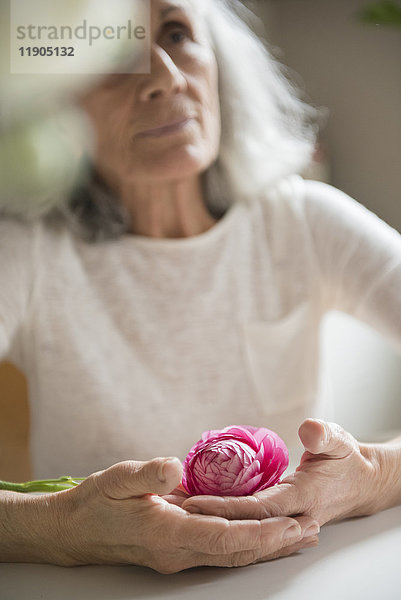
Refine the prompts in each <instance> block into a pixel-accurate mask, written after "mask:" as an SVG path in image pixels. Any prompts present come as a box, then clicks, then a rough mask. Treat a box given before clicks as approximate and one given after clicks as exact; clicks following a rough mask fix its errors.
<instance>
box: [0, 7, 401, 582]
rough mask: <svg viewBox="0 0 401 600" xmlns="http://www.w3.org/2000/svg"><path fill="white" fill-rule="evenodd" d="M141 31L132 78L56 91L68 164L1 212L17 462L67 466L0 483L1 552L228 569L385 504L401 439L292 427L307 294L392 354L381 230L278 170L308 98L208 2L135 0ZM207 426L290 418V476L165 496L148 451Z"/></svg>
mask: <svg viewBox="0 0 401 600" xmlns="http://www.w3.org/2000/svg"><path fill="white" fill-rule="evenodd" d="M231 4H232V3H230V5H231ZM151 36H152V39H151V42H152V43H151V59H152V68H151V73H150V74H135V75H132V74H127V75H110V76H108V77H107V78H106V79H105V80H104V81H102V82H101V83H99V84H98V85H97V86H96V87H95V88H93V89H92V90H91V91H89V92H88V93H86V94H84V95H82V96H81V97H80V98H79V100H78V102H79V105H80V106H81V108H82V109H83V110H84V111H85V112H86V114H87V115H88V118H89V119H90V121H91V123H92V125H93V130H94V132H95V135H96V142H97V143H96V150H95V152H94V154H93V156H91V157H90V158H91V163H92V173H91V177H90V179H89V180H88V181H87V182H86V183H85V185H81V186H80V187H79V188H77V189H76V190H75V192H74V194H73V195H72V197H71V198H69V200H68V202H64V203H61V205H60V204H59V205H58V206H55V208H54V209H53V210H52V211H51V212H50V213H49V214H48V215H47V216H46V218H41V219H37V220H36V221H34V222H33V223H29V222H23V221H22V220H19V221H18V220H15V219H3V221H2V222H1V224H0V228H1V232H0V248H1V255H0V256H1V259H0V260H1V262H0V276H1V281H2V285H1V289H0V356H1V357H7V358H8V359H9V360H11V361H12V362H14V363H15V364H17V365H18V366H19V367H20V368H21V369H22V370H23V371H24V372H25V373H26V375H27V377H28V380H29V385H30V401H31V413H32V419H31V420H32V432H31V449H32V461H33V466H34V473H35V475H36V476H37V477H48V476H52V475H53V476H54V475H55V474H60V473H72V474H82V475H88V477H87V479H85V481H83V482H82V483H81V484H80V485H78V486H77V487H76V488H73V489H70V490H67V491H64V492H60V493H57V494H53V495H51V494H48V495H44V496H35V497H29V496H22V495H20V494H17V493H13V492H5V491H4V492H1V493H0V500H1V502H0V515H1V518H0V533H1V535H0V558H1V559H2V560H3V561H4V560H5V561H35V562H51V563H55V564H59V565H81V564H127V563H131V564H139V565H146V566H150V567H152V568H154V569H157V570H159V571H161V572H174V571H179V570H182V569H185V568H188V567H192V566H195V565H221V566H233V565H245V564H249V563H252V562H257V561H262V560H268V559H271V558H275V557H278V556H285V555H289V554H291V553H292V552H295V551H296V550H298V549H299V548H302V547H307V546H310V545H314V544H316V543H317V537H316V534H317V533H318V530H319V526H321V525H323V524H324V523H326V522H327V521H329V520H332V519H338V518H344V517H348V516H351V515H368V514H371V513H373V512H375V511H378V510H381V509H383V508H386V507H389V506H392V505H395V504H397V503H399V502H401V483H399V481H400V480H399V478H398V477H396V472H397V470H398V466H399V464H400V459H401V441H398V442H397V441H394V443H393V444H382V445H373V444H361V443H358V442H357V441H356V440H355V439H354V438H353V437H352V436H351V435H350V434H349V433H347V432H345V431H344V430H342V429H341V428H340V427H339V426H338V425H335V424H332V423H325V422H321V421H318V420H314V419H306V420H305V418H306V417H307V416H308V415H310V414H313V413H312V411H313V407H314V403H315V401H316V379H317V372H318V331H319V322H320V320H321V317H322V315H323V314H324V313H325V312H326V311H327V310H329V309H331V308H337V309H340V310H343V311H346V312H348V313H350V314H352V315H355V316H357V317H358V318H360V319H361V320H363V321H366V322H367V323H370V324H371V325H373V326H374V327H376V328H377V329H378V330H379V331H381V332H383V333H384V334H386V335H387V336H388V337H389V338H390V339H391V340H393V341H394V343H395V344H396V345H398V348H401V319H400V314H401V240H400V236H399V235H398V233H397V232H396V231H394V230H392V229H391V228H390V227H389V226H387V225H386V224H385V223H383V222H381V221H380V220H379V219H378V218H377V217H376V216H375V215H373V214H372V213H370V212H369V211H367V210H366V209H365V208H363V207H362V206H361V205H359V204H358V203H357V202H355V201H354V200H352V199H350V198H349V197H347V196H345V195H344V194H343V193H341V192H339V191H338V190H336V189H334V188H332V187H330V186H328V185H325V184H322V183H318V182H311V181H304V180H303V179H302V178H301V177H300V176H299V175H297V174H296V173H299V172H301V171H302V169H303V167H304V166H305V165H307V164H308V162H309V161H310V156H311V152H312V149H313V145H314V133H315V128H314V126H313V117H314V114H313V111H312V110H311V109H310V108H308V107H307V106H305V105H304V104H303V103H302V102H301V101H300V100H298V99H297V97H296V95H295V92H294V90H293V89H292V88H291V87H290V85H289V84H288V83H287V82H286V80H285V79H284V78H283V76H282V75H281V74H280V70H279V68H278V67H277V65H276V64H275V63H274V61H273V60H272V58H271V57H270V56H269V54H268V53H267V51H266V50H265V48H264V47H263V45H262V44H261V43H260V42H259V41H258V40H257V38H256V37H255V36H254V35H253V34H252V33H251V32H250V30H249V29H248V28H247V26H246V25H245V24H244V23H243V22H242V21H241V19H240V18H239V17H238V15H237V14H236V12H235V11H234V10H232V7H231V8H230V6H229V5H228V4H227V3H226V2H223V1H217V0H214V1H213V2H212V3H210V2H196V1H195V0H180V1H177V0H152V28H151ZM230 423H249V424H251V423H252V424H254V425H262V424H263V425H267V426H268V427H270V428H271V429H275V430H276V431H277V432H278V433H279V434H280V435H281V436H282V437H283V438H284V439H285V441H286V442H287V443H288V444H289V445H292V444H293V443H294V439H295V437H296V433H297V429H298V427H299V426H300V427H299V436H300V438H301V441H302V443H303V445H304V447H305V452H304V454H303V456H302V460H301V464H300V466H299V467H298V468H297V471H296V472H295V473H294V474H292V475H290V476H289V477H287V478H286V479H285V480H284V482H283V483H282V484H280V485H277V486H274V487H273V488H270V489H268V490H265V491H262V492H258V493H257V494H255V495H254V496H250V497H244V498H239V499H238V498H236V499H235V502H233V501H232V499H230V498H224V497H222V498H214V497H207V496H205V497H196V498H194V497H193V498H187V497H185V495H183V493H182V490H181V491H180V490H179V489H177V490H176V489H175V488H177V487H178V486H179V484H180V481H181V475H182V470H181V469H182V468H181V463H180V461H179V460H178V459H177V458H170V457H171V456H172V455H173V456H174V455H175V456H177V457H180V458H183V457H184V456H185V454H186V452H187V451H188V450H189V448H190V447H191V445H192V444H193V442H194V441H195V440H196V439H198V438H199V434H200V432H201V431H202V430H204V429H210V428H211V427H224V426H225V425H227V424H230ZM155 456H158V457H159V458H154V457H155ZM160 457H166V458H160ZM127 458H129V459H131V458H135V459H140V460H138V461H133V460H126V459H127ZM121 461H122V462H121ZM111 463H116V464H114V465H113V466H112V467H109V468H106V469H105V470H102V469H104V468H105V467H106V466H107V465H110V464H111ZM200 513H204V514H200ZM294 515H297V516H296V518H293V516H294Z"/></svg>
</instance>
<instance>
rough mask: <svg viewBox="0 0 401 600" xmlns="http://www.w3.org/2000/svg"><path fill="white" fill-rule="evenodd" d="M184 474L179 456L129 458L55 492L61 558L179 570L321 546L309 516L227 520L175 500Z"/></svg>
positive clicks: (241, 562) (243, 562)
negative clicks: (195, 511)
mask: <svg viewBox="0 0 401 600" xmlns="http://www.w3.org/2000/svg"><path fill="white" fill-rule="evenodd" d="M181 476H182V465H181V463H180V461H179V460H178V459H162V458H156V459H154V460H152V461H149V462H134V461H125V462H121V463H117V464H115V465H113V466H112V467H110V468H109V469H106V470H104V471H99V472H97V473H94V474H92V475H91V476H89V477H88V478H87V479H86V480H85V481H83V482H82V483H81V484H79V485H78V486H77V487H75V488H72V489H70V490H66V491H63V492H58V493H56V494H52V495H49V496H48V497H47V498H48V501H49V502H51V503H52V508H53V514H54V521H55V522H56V523H57V527H56V532H55V533H56V537H57V538H58V541H57V544H58V548H57V551H56V552H55V556H62V559H59V560H57V564H61V565H63V566H75V565H85V564H115V565H117V564H118V565H121V564H136V565H143V566H148V567H151V568H153V569H155V570H157V571H159V572H161V573H173V572H177V571H181V570H183V569H187V568H190V567H194V566H200V565H213V566H240V565H247V564H250V563H254V562H259V561H263V560H268V559H272V558H277V557H278V556H285V555H287V554H291V553H292V552H294V551H296V550H298V549H299V548H302V547H307V546H311V545H316V543H317V538H316V531H317V530H318V527H317V524H316V523H315V522H314V521H313V520H312V519H311V518H309V517H300V518H297V519H292V518H288V517H279V518H273V519H263V520H252V521H251V520H249V521H242V520H241V521H228V520H226V519H223V518H220V517H209V516H204V515H192V514H190V513H188V512H186V511H184V510H183V509H182V508H180V506H178V505H177V504H179V503H180V502H181V498H183V496H182V495H181V497H180V494H179V493H178V492H179V491H180V489H178V490H177V489H176V488H177V487H178V486H179V484H180V482H181ZM171 490H173V492H174V493H173V494H170V492H171ZM163 494H164V495H166V497H165V498H164V497H163ZM184 499H185V498H184ZM310 527H312V528H314V531H312V534H311V532H310V531H309V532H307V531H306V530H307V529H308V528H310ZM305 533H306V535H305V537H304V534H305Z"/></svg>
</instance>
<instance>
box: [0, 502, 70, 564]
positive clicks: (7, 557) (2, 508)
mask: <svg viewBox="0 0 401 600" xmlns="http://www.w3.org/2000/svg"><path fill="white" fill-rule="evenodd" d="M52 507H53V501H52V498H51V494H46V495H42V496H29V495H25V494H20V493H17V492H7V491H0V562H32V563H54V564H61V563H62V561H63V555H62V552H61V548H60V546H59V545H58V543H57V541H58V537H59V536H58V533H57V530H56V528H55V522H54V513H53V508H52Z"/></svg>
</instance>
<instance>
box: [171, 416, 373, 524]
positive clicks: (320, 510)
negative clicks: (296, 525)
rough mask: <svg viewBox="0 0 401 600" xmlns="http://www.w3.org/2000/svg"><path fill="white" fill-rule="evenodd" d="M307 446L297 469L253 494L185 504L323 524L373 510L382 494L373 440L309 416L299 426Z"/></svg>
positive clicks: (228, 514) (229, 514)
mask: <svg viewBox="0 0 401 600" xmlns="http://www.w3.org/2000/svg"><path fill="white" fill-rule="evenodd" d="M299 437H300V439H301V441H302V443H303V445H304V447H305V452H304V454H303V455H302V458H301V462H300V465H299V466H298V467H297V469H296V471H295V473H293V474H292V475H290V476H289V477H286V478H285V479H283V480H282V482H281V483H280V484H278V485H275V486H273V487H271V488H268V489H266V490H263V491H261V492H257V493H255V494H254V495H253V496H245V497H240V498H235V497H221V498H219V497H216V496H196V497H195V496H193V497H191V498H189V499H188V500H186V501H185V502H183V504H182V507H183V508H184V509H185V510H188V511H189V512H192V513H203V514H210V515H216V516H221V517H225V518H227V519H265V518H267V517H272V516H282V515H300V514H303V515H309V516H311V517H313V518H314V519H316V520H317V521H318V522H319V524H320V525H323V524H324V523H326V522H327V521H331V520H338V519H343V518H345V517H352V516H361V515H368V514H372V513H373V512H375V510H376V505H377V498H378V495H379V493H380V475H379V466H378V464H377V462H376V460H375V454H374V453H371V452H369V447H368V446H369V445H363V444H358V442H357V441H356V440H355V438H353V437H352V435H351V434H350V433H348V432H346V431H344V430H343V429H342V428H341V427H340V426H339V425H337V424H336V423H326V422H323V421H319V420H316V419H307V420H306V421H304V422H303V423H302V425H301V427H300V428H299Z"/></svg>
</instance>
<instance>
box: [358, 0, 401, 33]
mask: <svg viewBox="0 0 401 600" xmlns="http://www.w3.org/2000/svg"><path fill="white" fill-rule="evenodd" d="M357 16H358V17H359V19H360V20H361V21H362V22H363V23H368V24H370V25H372V24H373V25H392V26H395V27H401V2H395V1H394V0H381V2H374V3H373V4H369V5H368V6H366V7H365V8H362V9H361V10H360V11H359V12H358V14H357Z"/></svg>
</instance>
